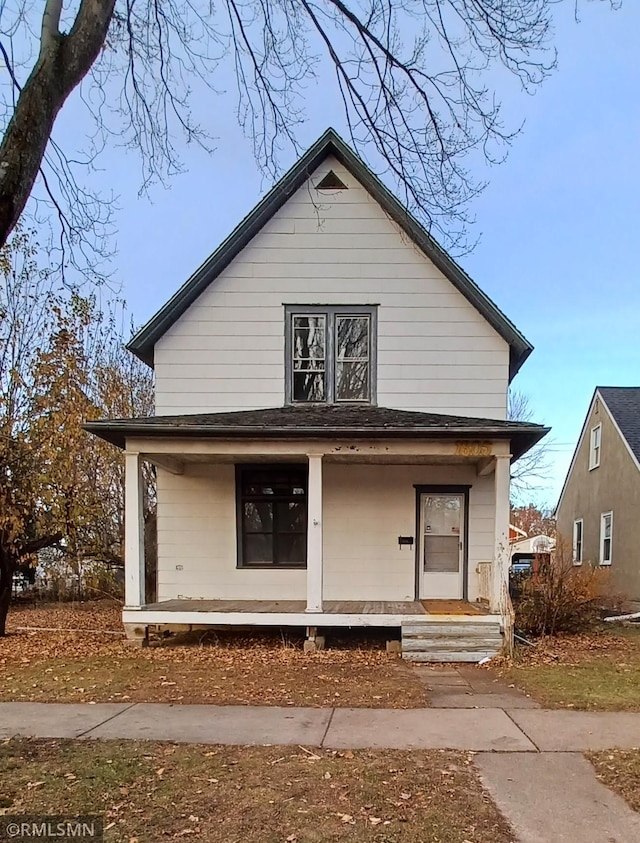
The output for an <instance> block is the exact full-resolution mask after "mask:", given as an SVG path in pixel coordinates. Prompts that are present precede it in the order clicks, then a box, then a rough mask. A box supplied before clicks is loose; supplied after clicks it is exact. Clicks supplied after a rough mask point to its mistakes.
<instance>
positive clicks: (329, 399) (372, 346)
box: [284, 304, 378, 406]
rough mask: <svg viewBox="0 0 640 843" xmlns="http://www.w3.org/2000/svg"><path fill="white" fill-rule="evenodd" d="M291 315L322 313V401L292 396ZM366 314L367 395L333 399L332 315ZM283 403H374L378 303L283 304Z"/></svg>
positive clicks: (334, 376)
mask: <svg viewBox="0 0 640 843" xmlns="http://www.w3.org/2000/svg"><path fill="white" fill-rule="evenodd" d="M294 316H324V317H325V319H326V340H325V342H326V345H325V372H326V384H325V393H326V394H325V398H324V399H323V400H322V401H295V400H294V398H293V372H294V368H293V318H294ZM338 316H354V317H358V316H366V317H367V318H368V319H369V397H368V398H362V399H336V394H335V393H336V369H337V364H338V361H337V359H336V349H335V331H336V317H338ZM284 335H285V342H284V371H285V403H286V404H296V405H301V406H304V405H305V404H359V405H362V406H375V405H376V404H377V400H378V394H377V387H378V305H377V304H336V305H334V304H322V305H320V304H309V305H306V304H286V305H285V331H284Z"/></svg>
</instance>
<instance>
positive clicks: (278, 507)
mask: <svg viewBox="0 0 640 843" xmlns="http://www.w3.org/2000/svg"><path fill="white" fill-rule="evenodd" d="M307 474H308V471H307V467H306V466H304V465H272V466H269V465H265V466H238V467H237V474H236V487H237V506H238V566H239V567H242V568H261V567H268V568H271V567H281V568H305V567H306V565H307Z"/></svg>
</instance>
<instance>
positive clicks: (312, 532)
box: [306, 454, 323, 612]
mask: <svg viewBox="0 0 640 843" xmlns="http://www.w3.org/2000/svg"><path fill="white" fill-rule="evenodd" d="M322 457H323V455H322V454H308V458H309V484H308V493H307V608H306V611H307V612H321V611H322Z"/></svg>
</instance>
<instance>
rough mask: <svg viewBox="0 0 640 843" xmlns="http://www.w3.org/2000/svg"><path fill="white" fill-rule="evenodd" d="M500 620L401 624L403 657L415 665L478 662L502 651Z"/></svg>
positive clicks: (435, 621)
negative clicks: (421, 663)
mask: <svg viewBox="0 0 640 843" xmlns="http://www.w3.org/2000/svg"><path fill="white" fill-rule="evenodd" d="M502 643H503V639H502V633H501V631H500V621H499V620H498V619H496V620H495V621H493V620H492V621H487V622H485V623H473V622H464V621H450V620H446V621H444V620H443V621H438V620H430V621H411V623H406V624H403V625H402V658H403V659H407V660H408V661H414V662H479V661H481V660H482V659H484V658H491V657H492V656H495V655H497V653H499V652H500V650H501V649H502Z"/></svg>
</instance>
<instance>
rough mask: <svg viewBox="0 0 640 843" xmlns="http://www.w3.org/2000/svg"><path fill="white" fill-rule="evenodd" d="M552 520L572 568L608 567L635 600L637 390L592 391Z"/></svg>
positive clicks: (639, 512) (639, 445) (639, 497)
mask: <svg viewBox="0 0 640 843" xmlns="http://www.w3.org/2000/svg"><path fill="white" fill-rule="evenodd" d="M557 520H558V533H559V534H560V535H561V536H563V537H565V539H566V541H567V542H572V545H573V558H574V564H576V565H580V564H582V563H583V562H591V563H597V564H600V565H610V566H611V574H612V579H613V582H614V585H615V587H616V588H617V589H618V590H619V591H621V592H622V593H623V594H625V595H626V596H627V597H628V598H629V599H630V600H633V601H640V387H632V386H599V387H597V388H596V390H595V392H594V395H593V398H592V400H591V404H590V406H589V412H588V413H587V417H586V419H585V422H584V426H583V428H582V432H581V433H580V438H579V440H578V445H577V447H576V450H575V453H574V455H573V459H572V461H571V465H570V467H569V472H568V474H567V478H566V480H565V482H564V487H563V489H562V493H561V495H560V501H559V503H558V507H557Z"/></svg>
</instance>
